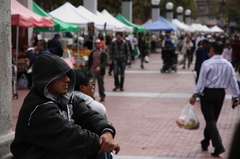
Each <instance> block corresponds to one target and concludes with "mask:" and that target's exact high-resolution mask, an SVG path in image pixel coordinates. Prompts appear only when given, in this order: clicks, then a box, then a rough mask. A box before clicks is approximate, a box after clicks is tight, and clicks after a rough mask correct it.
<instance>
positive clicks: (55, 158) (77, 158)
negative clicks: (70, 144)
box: [41, 152, 87, 159]
mask: <svg viewBox="0 0 240 159" xmlns="http://www.w3.org/2000/svg"><path fill="white" fill-rule="evenodd" d="M41 159H87V156H83V155H79V154H70V153H56V152H49V153H47V154H46V155H45V156H44V157H42V158H41Z"/></svg>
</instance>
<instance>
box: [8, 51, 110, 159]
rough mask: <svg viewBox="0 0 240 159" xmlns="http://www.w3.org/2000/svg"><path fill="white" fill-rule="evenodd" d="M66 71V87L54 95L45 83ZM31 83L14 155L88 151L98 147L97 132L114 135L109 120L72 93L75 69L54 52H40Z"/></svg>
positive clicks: (21, 157)
mask: <svg viewBox="0 0 240 159" xmlns="http://www.w3.org/2000/svg"><path fill="white" fill-rule="evenodd" d="M66 74H67V75H68V77H69V79H70V82H69V83H68V91H67V93H65V94H63V95H62V96H60V97H58V98H56V97H54V96H53V95H51V94H50V93H49V92H48V88H47V86H48V84H49V83H50V82H51V81H53V80H54V79H57V78H59V77H62V76H64V75H66ZM32 80H33V83H34V86H33V87H32V89H31V90H30V92H29V93H28V95H27V96H26V97H25V99H24V102H23V105H22V107H21V109H20V112H19V115H18V121H17V125H16V132H15V138H14V140H13V142H12V144H11V152H12V153H13V155H14V157H15V158H17V159H33V158H34V159H39V158H41V157H43V156H44V155H45V154H47V153H48V152H56V153H73V154H79V155H90V154H94V153H97V152H98V150H99V149H100V142H99V136H101V134H102V133H104V132H105V131H106V130H109V131H111V132H112V133H113V136H114V135H115V129H114V127H113V126H112V124H111V123H110V122H108V121H107V120H106V119H104V118H103V117H102V116H101V115H100V114H99V113H97V112H96V111H94V110H92V109H91V108H90V107H89V106H86V104H85V101H84V100H83V99H81V98H79V97H76V96H74V95H73V94H72V91H73V89H74V85H75V77H74V72H73V71H72V69H71V68H70V67H69V66H68V64H67V63H66V62H65V61H64V60H62V59H61V58H60V57H58V56H56V55H54V54H43V55H40V56H39V57H38V58H37V60H36V62H35V64H34V67H33V72H32Z"/></svg>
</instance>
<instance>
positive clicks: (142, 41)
mask: <svg viewBox="0 0 240 159" xmlns="http://www.w3.org/2000/svg"><path fill="white" fill-rule="evenodd" d="M138 48H139V50H140V58H141V65H140V67H141V68H142V69H144V60H145V56H147V55H148V46H147V43H146V40H145V37H144V36H142V37H141V39H140V40H139V41H138Z"/></svg>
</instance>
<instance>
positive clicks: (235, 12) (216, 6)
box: [210, 0, 240, 24]
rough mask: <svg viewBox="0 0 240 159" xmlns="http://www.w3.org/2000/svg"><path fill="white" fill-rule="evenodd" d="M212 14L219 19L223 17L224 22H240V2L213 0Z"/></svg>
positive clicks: (234, 0)
mask: <svg viewBox="0 0 240 159" xmlns="http://www.w3.org/2000/svg"><path fill="white" fill-rule="evenodd" d="M210 4H211V5H210V16H211V17H213V18H217V19H222V20H223V22H224V24H228V23H229V22H231V21H234V22H236V23H237V24H239V23H240V13H239V8H240V2H238V1H236V0H225V2H224V3H223V1H222V0H213V1H212V2H211V3H210Z"/></svg>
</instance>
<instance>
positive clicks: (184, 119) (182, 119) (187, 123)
mask: <svg viewBox="0 0 240 159" xmlns="http://www.w3.org/2000/svg"><path fill="white" fill-rule="evenodd" d="M176 123H177V125H178V126H179V127H180V128H185V129H188V130H194V129H198V128H199V120H198V118H197V115H196V113H195V111H194V106H193V105H191V104H188V105H187V106H186V107H185V108H184V109H183V110H182V113H181V115H180V116H179V118H178V120H177V121H176Z"/></svg>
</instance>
